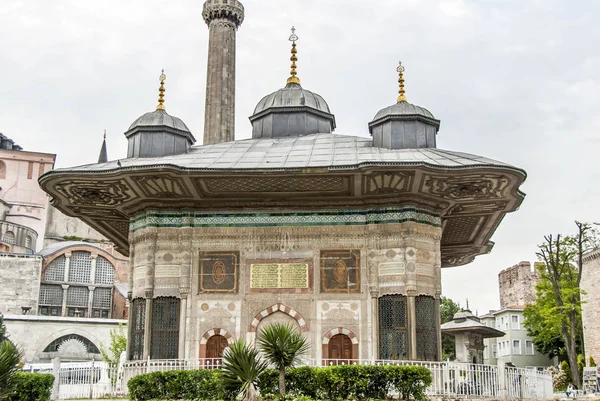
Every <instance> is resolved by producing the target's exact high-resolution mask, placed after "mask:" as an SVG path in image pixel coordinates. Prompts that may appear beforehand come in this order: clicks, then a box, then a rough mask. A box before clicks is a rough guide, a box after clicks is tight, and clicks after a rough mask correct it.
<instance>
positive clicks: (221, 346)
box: [206, 334, 229, 359]
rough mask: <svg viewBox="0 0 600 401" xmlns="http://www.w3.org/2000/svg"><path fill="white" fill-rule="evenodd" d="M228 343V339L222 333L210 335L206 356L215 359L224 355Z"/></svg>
mask: <svg viewBox="0 0 600 401" xmlns="http://www.w3.org/2000/svg"><path fill="white" fill-rule="evenodd" d="M228 345H229V344H228V342H227V339H226V338H225V337H224V336H222V335H219V334H216V335H214V336H212V337H210V338H209V339H208V341H207V342H206V358H207V359H213V358H221V357H223V352H224V351H225V348H227V346H228Z"/></svg>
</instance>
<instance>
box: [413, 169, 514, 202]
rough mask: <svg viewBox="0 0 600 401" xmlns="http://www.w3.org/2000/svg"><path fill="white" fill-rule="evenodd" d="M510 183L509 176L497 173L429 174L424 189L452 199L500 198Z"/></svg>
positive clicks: (425, 179)
mask: <svg viewBox="0 0 600 401" xmlns="http://www.w3.org/2000/svg"><path fill="white" fill-rule="evenodd" d="M508 184H509V180H508V178H507V177H505V176H503V175H495V174H475V175H464V176H436V175H427V176H425V177H424V179H423V185H422V191H423V192H424V193H430V194H434V195H438V196H440V197H442V198H445V199H451V200H467V199H471V200H487V199H500V198H502V197H504V195H505V193H504V192H505V189H506V188H507V187H508Z"/></svg>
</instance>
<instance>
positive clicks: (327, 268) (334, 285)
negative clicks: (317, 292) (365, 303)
mask: <svg viewBox="0 0 600 401" xmlns="http://www.w3.org/2000/svg"><path fill="white" fill-rule="evenodd" d="M321 292H360V251H359V250H328V251H321Z"/></svg>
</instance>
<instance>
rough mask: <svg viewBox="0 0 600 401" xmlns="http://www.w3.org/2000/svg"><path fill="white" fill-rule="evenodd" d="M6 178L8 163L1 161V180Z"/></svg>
mask: <svg viewBox="0 0 600 401" xmlns="http://www.w3.org/2000/svg"><path fill="white" fill-rule="evenodd" d="M5 178H6V163H4V162H3V161H2V160H0V180H3V179H5Z"/></svg>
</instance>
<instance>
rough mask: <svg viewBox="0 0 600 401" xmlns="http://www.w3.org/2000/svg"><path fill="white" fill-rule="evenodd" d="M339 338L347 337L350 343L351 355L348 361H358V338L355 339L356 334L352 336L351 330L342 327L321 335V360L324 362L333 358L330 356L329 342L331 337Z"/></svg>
mask: <svg viewBox="0 0 600 401" xmlns="http://www.w3.org/2000/svg"><path fill="white" fill-rule="evenodd" d="M339 336H347V337H348V338H349V339H350V341H351V343H352V355H351V357H350V358H348V359H358V337H356V334H354V332H352V330H349V329H345V328H343V327H336V328H334V329H331V330H329V331H327V332H326V333H325V334H324V335H323V345H322V348H321V350H322V355H323V359H324V360H325V359H331V358H333V357H334V356H332V355H330V347H329V342H330V341H331V339H332V338H333V337H339ZM336 359H337V358H336ZM325 362H326V361H325Z"/></svg>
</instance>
